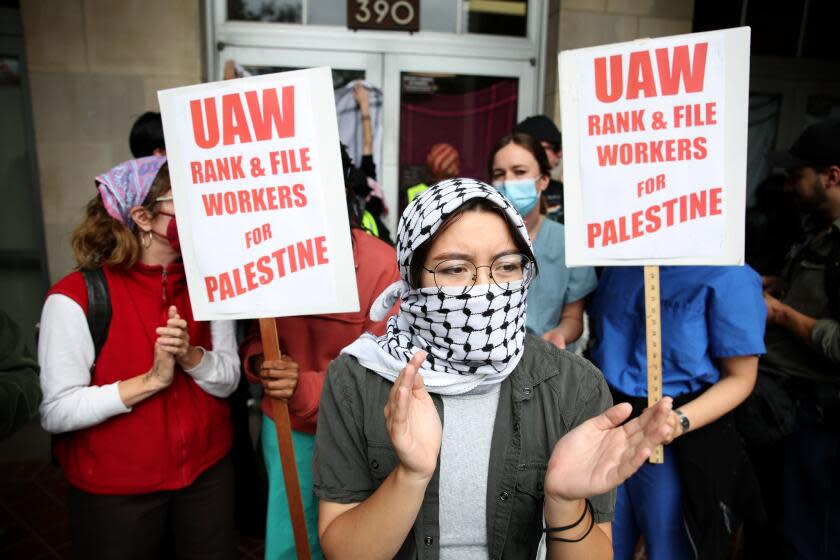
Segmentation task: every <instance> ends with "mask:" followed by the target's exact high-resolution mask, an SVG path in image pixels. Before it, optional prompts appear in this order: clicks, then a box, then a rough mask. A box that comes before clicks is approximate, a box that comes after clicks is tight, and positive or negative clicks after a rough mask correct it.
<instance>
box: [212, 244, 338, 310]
mask: <svg viewBox="0 0 840 560" xmlns="http://www.w3.org/2000/svg"><path fill="white" fill-rule="evenodd" d="M329 262H330V261H329V259H328V258H327V238H326V237H324V236H323V235H322V236H319V237H315V238H312V239H306V240H304V241H298V242H297V243H293V244H291V245H288V246H286V247H281V248H280V249H278V250H276V251H274V252H273V253H271V254H269V255H263V256H261V257H260V258H258V259H256V260H254V261H251V262H248V263H245V264H244V265H243V266H240V267H237V268H234V269H233V270H229V271H226V272H222V273H221V274H218V275H213V276H205V277H204V287H205V288H206V290H207V299H208V301H210V303H212V302H214V301H225V300H227V299H231V298H234V297H236V296H241V295H243V294H246V293H248V292H251V291H253V290H256V289H257V288H259V287H260V286H266V285H268V284H271V283H272V282H273V281H274V280H275V279H278V278H283V277H284V276H286V275H287V274H294V273H295V272H300V271H302V270H305V269H307V268H312V267H315V266H321V265H325V264H327V263H329Z"/></svg>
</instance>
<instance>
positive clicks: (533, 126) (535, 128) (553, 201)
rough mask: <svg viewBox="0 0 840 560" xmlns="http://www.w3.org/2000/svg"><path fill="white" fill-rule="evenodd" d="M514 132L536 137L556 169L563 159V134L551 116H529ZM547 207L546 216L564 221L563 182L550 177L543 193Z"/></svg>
mask: <svg viewBox="0 0 840 560" xmlns="http://www.w3.org/2000/svg"><path fill="white" fill-rule="evenodd" d="M513 132H522V133H525V134H529V135H531V136H533V137H534V138H536V139H537V140H538V141H539V143H540V145H541V146H542V147H543V149H544V150H545V157H546V158H548V165H549V166H550V167H551V169H556V168H557V166H559V165H560V161H561V160H562V159H563V135H562V134H560V130H558V129H557V125H556V124H554V121H552V120H551V119H550V118H548V117H547V116H545V115H534V116H533V117H528V118H527V119H525V120H524V121H522V122H521V123H519V124H517V125H516V126H515V127H513ZM542 197H543V201H544V202H545V207H546V217H548V218H550V219H552V220H554V221H556V222H560V223H561V224H562V223H563V221H564V212H563V183H561V182H560V181H556V180H554V179H550V180H549V182H548V187H546V189H545V190H544V191H543V193H542Z"/></svg>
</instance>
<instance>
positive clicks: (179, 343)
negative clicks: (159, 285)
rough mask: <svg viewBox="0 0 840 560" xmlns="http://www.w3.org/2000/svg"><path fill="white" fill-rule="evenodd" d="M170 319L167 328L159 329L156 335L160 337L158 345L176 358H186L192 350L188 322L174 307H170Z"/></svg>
mask: <svg viewBox="0 0 840 560" xmlns="http://www.w3.org/2000/svg"><path fill="white" fill-rule="evenodd" d="M168 314H169V319H167V321H166V326H165V327H158V328H157V329H155V333H157V335H158V339H157V342H156V343H157V344H159V345H160V346H161V347H162V348H163V349H164V350H166V351H167V352H170V353H171V354H172V355H173V356H175V357H176V358H180V357H182V356H184V355H185V354H186V353H187V351H188V350H189V349H190V334H189V333H188V332H187V322H186V321H185V320H184V319H181V316H180V315H178V309H177V308H176V307H175V306H174V305H170V306H169V311H168Z"/></svg>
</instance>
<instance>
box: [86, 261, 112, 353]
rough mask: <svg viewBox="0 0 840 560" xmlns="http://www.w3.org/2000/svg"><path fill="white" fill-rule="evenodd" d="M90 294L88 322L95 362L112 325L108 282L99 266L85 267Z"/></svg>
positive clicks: (88, 292)
mask: <svg viewBox="0 0 840 560" xmlns="http://www.w3.org/2000/svg"><path fill="white" fill-rule="evenodd" d="M81 272H82V275H83V276H84V278H85V285H86V286H87V296H88V310H87V323H88V330H90V336H91V338H93V348H94V352H95V353H94V359H93V361H94V363H96V359H97V358H99V352H100V351H102V346H104V345H105V340H106V339H107V338H108V328H109V327H110V326H111V296H110V294H109V293H108V282H107V281H106V279H105V271H104V270H103V269H102V268H101V267H99V268H83V269H82V270H81Z"/></svg>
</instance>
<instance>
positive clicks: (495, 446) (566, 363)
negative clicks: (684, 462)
mask: <svg viewBox="0 0 840 560" xmlns="http://www.w3.org/2000/svg"><path fill="white" fill-rule="evenodd" d="M391 386H392V384H391V383H390V382H389V381H387V380H385V379H384V378H382V377H380V376H379V375H377V374H376V373H373V372H370V371H368V370H367V369H365V368H364V367H363V366H361V365H360V364H359V363H358V362H357V361H356V359H355V358H353V357H351V356H348V355H346V354H342V355H341V356H339V357H338V358H337V359H336V360H335V361H333V362H332V364H331V365H330V367H329V370H328V372H327V379H326V381H325V383H324V390H323V393H322V395H321V405H320V410H319V414H318V432H317V436H316V441H315V452H314V456H313V479H314V488H315V494H316V495H317V496H318V497H319V498H321V499H322V500H327V501H331V502H337V503H356V502H362V501H364V500H365V499H366V498H368V497H369V496H370V495H371V494H373V492H374V491H375V490H376V489H377V488H378V487H379V485H380V484H382V482H383V481H384V480H385V478H386V477H387V476H388V474H389V473H390V472H391V471H392V470H393V469H394V468H396V466H397V463H398V460H397V455H396V453H395V451H394V449H393V447H392V446H391V441H390V438H389V436H388V430H387V428H386V426H385V417H384V415H383V409H384V407H385V403H386V402H387V400H388V391H389V390H390V388H391ZM432 399H433V400H434V403H435V406H436V407H437V410H438V414H440V417H441V421H442V422H445V418H444V415H443V403H442V401H441V398H440V396H439V395H435V394H433V395H432ZM611 405H612V398H611V397H610V392H609V389H608V388H607V384H606V382H605V381H604V377H603V376H602V375H601V372H599V371H598V370H597V369H596V368H595V366H593V365H592V364H591V363H589V362H588V361H586V360H584V359H582V358H579V357H578V356H575V355H574V354H572V353H569V352H564V351H561V350H558V349H557V348H556V347H554V346H552V345H551V344H549V343H547V342H544V341H542V340H540V339H538V338H536V337H533V336H530V335H528V336H526V339H525V352H524V354H523V356H522V359H521V361H520V362H519V364H518V365H517V366H516V368H515V369H514V370H513V372H512V373H511V374H510V376H509V377H508V378H507V379H506V380H505V381H504V382H503V383H502V387H501V394H500V397H499V407H498V410H497V412H496V420H495V424H494V428H493V438H492V444H491V448H490V472H489V473H488V481H487V544H488V552H489V558H491V559H502V558H504V559H505V560H516V559H522V560H526V559H527V560H532V559H533V558H535V557H536V552H537V547H538V545H539V541H540V537H541V534H542V527H543V525H542V519H543V481H544V479H545V470H546V465H547V464H548V459H549V457H550V456H551V451H552V450H553V449H554V444H555V443H556V442H557V440H559V439H560V438H561V437H563V435H565V434H566V433H567V432H568V431H569V430H571V429H572V428H574V427H575V426H577V425H578V424H580V423H582V422H583V421H585V420H587V419H589V418H591V417H593V416H596V415H598V414H600V413H601V412H603V411H604V410H606V409H607V408H609V407H610V406H611ZM438 476H439V469H438V471H436V472H435V475H434V477H433V478H432V480H431V482H430V483H429V486H428V487H427V489H426V495H425V498H424V499H423V505H422V506H421V508H420V513H419V515H418V516H417V520H416V522H415V523H414V530H413V531H412V534H410V535H408V537H407V538H406V541H405V543H404V544H403V546H402V548H401V549H400V551H399V553H398V554H397V556H396V558H399V559H414V558H418V559H424V560H426V559H432V560H437V558H438V557H439V544H438V541H439V536H440V528H439V527H438ZM591 500H592V504H593V506H594V509H595V519H596V521H597V522H598V523H603V522H607V521H611V520H612V516H613V512H614V507H615V493H614V492H610V493H607V494H603V495H599V496H594V497H592V498H591Z"/></svg>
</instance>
